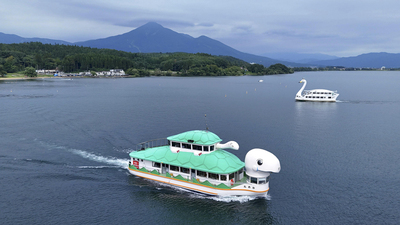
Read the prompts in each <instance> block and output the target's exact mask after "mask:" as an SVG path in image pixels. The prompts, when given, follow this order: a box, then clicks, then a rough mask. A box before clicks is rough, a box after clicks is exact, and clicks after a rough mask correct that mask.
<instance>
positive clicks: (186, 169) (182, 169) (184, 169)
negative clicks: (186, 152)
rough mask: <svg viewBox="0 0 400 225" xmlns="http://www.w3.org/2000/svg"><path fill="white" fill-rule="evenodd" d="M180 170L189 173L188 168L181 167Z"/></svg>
mask: <svg viewBox="0 0 400 225" xmlns="http://www.w3.org/2000/svg"><path fill="white" fill-rule="evenodd" d="M181 172H182V173H189V169H188V168H185V167H181Z"/></svg>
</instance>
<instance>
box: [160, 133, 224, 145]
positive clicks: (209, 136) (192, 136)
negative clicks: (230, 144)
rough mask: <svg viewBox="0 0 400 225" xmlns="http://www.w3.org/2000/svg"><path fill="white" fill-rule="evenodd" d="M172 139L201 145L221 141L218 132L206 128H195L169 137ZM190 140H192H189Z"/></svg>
mask: <svg viewBox="0 0 400 225" xmlns="http://www.w3.org/2000/svg"><path fill="white" fill-rule="evenodd" d="M167 139H168V140H170V141H176V142H185V143H193V144H199V145H212V144H215V143H218V142H221V141H222V140H221V138H219V137H218V136H217V135H216V134H214V133H213V132H210V131H205V130H193V131H187V132H184V133H180V134H177V135H173V136H170V137H168V138H167ZM189 140H190V141H189Z"/></svg>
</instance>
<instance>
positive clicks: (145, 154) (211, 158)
mask: <svg viewBox="0 0 400 225" xmlns="http://www.w3.org/2000/svg"><path fill="white" fill-rule="evenodd" d="M129 155H130V156H131V157H133V158H139V159H144V160H150V161H154V162H160V163H166V164H171V165H175V166H182V167H186V168H191V169H196V170H201V171H205V172H210V173H218V174H229V173H233V172H236V171H238V170H239V169H241V168H243V167H244V162H242V161H241V160H240V159H239V158H238V157H236V156H235V155H234V154H232V153H230V152H227V151H224V150H220V149H219V150H216V151H213V152H210V153H208V154H202V155H200V156H197V155H194V154H193V152H178V153H173V152H171V150H170V148H169V146H161V147H155V148H148V149H146V150H143V151H137V152H136V151H135V152H131V153H130V154H129Z"/></svg>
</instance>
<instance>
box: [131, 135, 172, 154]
mask: <svg viewBox="0 0 400 225" xmlns="http://www.w3.org/2000/svg"><path fill="white" fill-rule="evenodd" d="M167 145H169V141H168V139H166V138H162V139H155V140H150V141H146V142H142V143H139V144H137V145H136V151H141V150H145V149H148V148H155V147H160V146H167Z"/></svg>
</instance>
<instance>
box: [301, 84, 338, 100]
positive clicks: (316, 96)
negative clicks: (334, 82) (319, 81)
mask: <svg viewBox="0 0 400 225" xmlns="http://www.w3.org/2000/svg"><path fill="white" fill-rule="evenodd" d="M299 83H304V84H303V86H302V87H301V89H300V90H299V91H298V92H297V94H296V97H295V99H296V101H310V102H336V99H337V97H338V96H339V94H338V93H337V91H330V90H326V89H313V90H304V88H305V87H306V84H307V81H306V80H305V79H302V80H301V81H300V82H299Z"/></svg>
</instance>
